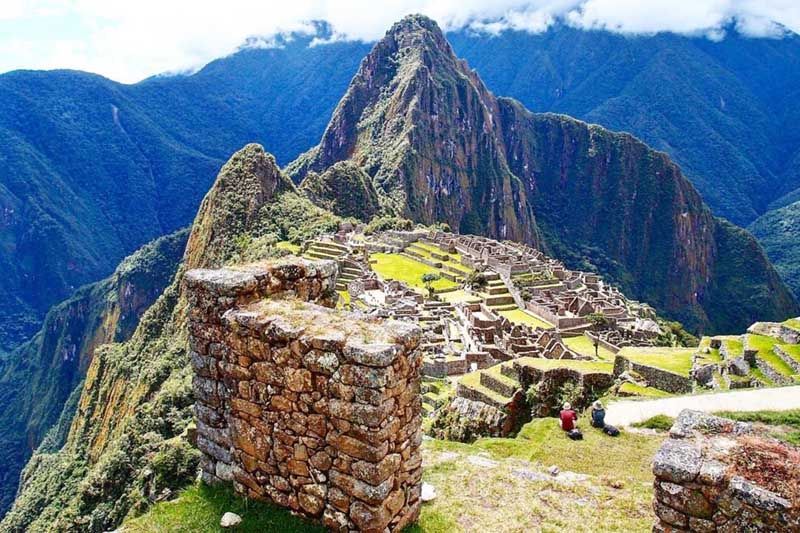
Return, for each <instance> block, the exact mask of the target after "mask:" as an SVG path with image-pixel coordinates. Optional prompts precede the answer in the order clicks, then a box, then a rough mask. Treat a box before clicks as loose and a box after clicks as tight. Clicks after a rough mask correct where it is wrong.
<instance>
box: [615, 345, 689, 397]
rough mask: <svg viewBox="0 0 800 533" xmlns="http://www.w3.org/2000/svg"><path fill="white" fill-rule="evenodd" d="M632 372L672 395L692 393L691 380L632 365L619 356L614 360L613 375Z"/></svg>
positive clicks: (664, 371)
mask: <svg viewBox="0 0 800 533" xmlns="http://www.w3.org/2000/svg"><path fill="white" fill-rule="evenodd" d="M631 370H632V371H634V372H636V373H637V374H639V375H640V376H642V377H643V378H644V379H645V381H647V384H648V385H650V386H651V387H655V388H657V389H660V390H663V391H667V392H671V393H672V394H688V393H690V392H692V380H691V378H689V377H686V376H681V375H680V374H676V373H674V372H669V371H667V370H661V369H660V368H656V367H653V366H647V365H642V364H639V363H634V362H632V361H630V360H629V359H628V358H626V357H623V356H621V355H619V354H617V356H616V357H615V358H614V375H615V376H619V375H620V374H622V373H623V372H627V371H631Z"/></svg>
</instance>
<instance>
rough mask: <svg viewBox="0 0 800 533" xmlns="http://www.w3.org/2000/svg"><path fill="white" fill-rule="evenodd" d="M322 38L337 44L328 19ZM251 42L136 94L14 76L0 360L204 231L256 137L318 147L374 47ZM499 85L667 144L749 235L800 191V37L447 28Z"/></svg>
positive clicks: (282, 146)
mask: <svg viewBox="0 0 800 533" xmlns="http://www.w3.org/2000/svg"><path fill="white" fill-rule="evenodd" d="M319 29H320V32H321V33H322V34H329V31H330V30H329V29H328V28H327V27H325V25H320V26H319ZM311 39H312V38H311V37H310V36H293V37H290V38H286V39H285V40H284V41H279V43H278V44H279V46H278V47H277V48H270V49H261V48H246V49H243V50H241V51H240V52H238V53H236V54H234V55H232V56H230V57H227V58H224V59H220V60H217V61H214V62H212V63H210V64H209V65H207V66H206V67H205V68H203V69H202V70H200V71H199V72H197V73H195V74H192V75H179V76H163V77H154V78H150V79H147V80H145V81H143V82H141V83H138V84H134V85H123V84H118V83H114V82H112V81H109V80H107V79H104V78H102V77H99V76H95V75H91V74H87V73H82V72H68V71H52V72H31V71H16V72H11V73H7V74H3V75H0V267H1V268H2V270H3V272H4V273H6V276H4V277H3V278H2V280H0V299H2V301H3V302H4V303H6V305H4V306H3V307H2V309H0V351H3V350H9V349H10V348H11V347H13V346H14V345H16V344H18V343H19V342H21V341H22V340H24V339H26V338H28V337H29V336H30V335H31V334H32V333H33V332H34V331H35V330H36V329H37V327H38V325H39V324H40V322H41V320H42V318H43V316H44V314H45V312H46V311H47V309H48V308H49V307H50V306H51V305H52V304H54V303H55V302H57V301H60V300H62V299H63V298H65V297H67V296H68V295H69V294H70V293H71V292H72V291H73V290H74V289H75V287H77V286H80V285H82V284H84V283H87V282H91V281H95V280H97V279H100V278H101V277H103V276H105V275H108V274H109V273H110V272H111V271H112V270H113V268H114V266H115V265H116V264H117V263H118V262H119V261H120V260H121V259H122V257H124V256H125V255H126V254H127V253H130V252H131V251H133V250H134V249H135V248H136V247H138V246H140V245H141V244H142V243H144V242H146V241H147V240H149V239H152V238H153V237H155V236H158V235H161V234H164V233H167V232H169V231H173V230H175V229H176V228H178V227H180V226H182V225H185V224H187V223H189V221H190V220H191V217H192V213H194V211H195V209H196V207H197V205H198V202H199V200H200V198H201V196H202V192H203V191H205V190H207V188H208V186H209V185H210V183H211V181H212V179H213V176H214V174H215V172H216V170H217V169H218V168H219V166H220V165H221V164H222V162H223V161H224V160H225V158H226V157H227V154H229V153H231V152H232V151H233V150H235V149H236V148H238V147H239V146H241V145H243V144H244V143H246V142H259V143H262V144H263V145H264V146H266V147H267V148H268V149H269V150H270V151H271V152H272V153H274V154H275V155H276V158H277V160H278V162H279V163H280V164H286V163H288V162H289V161H291V160H292V159H293V158H295V157H296V156H297V155H298V154H300V153H301V152H303V151H304V150H306V149H308V148H309V147H310V146H312V145H313V144H314V143H315V142H317V141H318V140H319V138H320V136H321V135H322V133H323V130H324V128H325V125H326V124H327V121H328V119H329V117H330V115H331V113H332V111H333V109H334V107H335V105H336V102H337V101H338V99H339V97H340V96H341V94H342V93H343V92H344V90H345V89H346V87H347V85H348V83H349V82H350V79H351V77H352V76H353V74H354V73H355V72H356V70H357V68H358V65H359V63H360V61H361V58H362V57H363V56H364V55H365V54H366V53H367V52H368V51H369V49H370V47H371V45H369V44H366V43H360V42H345V41H340V42H333V43H329V44H322V45H316V46H309V45H310V43H311ZM448 39H449V40H450V41H451V42H452V44H453V47H454V49H455V51H456V53H457V55H459V56H461V57H464V58H465V59H466V60H467V61H468V63H469V65H470V66H471V67H473V68H475V69H476V70H477V72H478V74H479V75H480V76H481V78H482V79H483V80H484V81H485V83H486V86H487V88H488V89H489V90H492V91H493V92H495V93H497V94H503V95H508V96H511V97H513V98H516V99H517V100H519V101H521V102H522V103H523V104H524V105H525V106H526V107H527V108H528V109H531V110H533V111H536V112H542V111H557V112H563V113H568V114H570V115H572V116H575V117H577V118H580V119H583V120H587V121H590V122H596V123H599V124H601V125H603V126H605V127H607V128H609V129H611V130H625V131H629V132H631V133H633V134H634V135H636V136H637V137H639V138H641V139H643V140H644V141H645V142H647V143H648V144H650V145H651V146H653V147H654V148H657V149H661V150H664V151H666V152H667V153H669V154H670V155H671V157H672V158H673V159H674V160H675V161H676V162H677V163H678V164H679V165H680V166H681V168H682V170H683V172H684V174H685V175H686V176H687V177H688V178H689V179H690V181H692V183H693V184H694V185H695V186H696V187H697V188H698V190H699V192H700V193H701V195H702V196H703V198H704V200H705V201H706V202H707V203H708V204H709V206H710V207H711V208H712V210H713V211H714V213H715V214H718V215H721V216H724V217H726V218H729V219H730V220H732V221H733V222H735V223H737V224H740V225H747V224H749V223H750V222H751V221H753V220H754V219H755V218H756V217H757V216H758V215H760V214H762V213H763V212H764V211H765V210H766V209H767V206H768V205H770V204H771V203H772V202H776V201H783V202H787V201H788V199H791V198H793V197H792V196H791V195H790V196H788V197H786V198H787V199H784V200H779V199H780V198H781V197H783V196H784V195H785V194H791V191H793V190H796V189H797V188H798V187H800V171H798V168H800V166H799V165H800V151H799V150H800V127H798V124H800V120H798V119H800V104H798V102H800V97H798V96H800V94H798V91H800V79H799V78H800V38H798V36H796V35H792V36H788V37H785V38H783V39H750V38H746V37H743V36H741V35H738V34H736V33H735V31H734V30H732V29H731V30H729V31H728V34H727V36H726V38H725V39H723V40H721V41H718V42H717V41H711V40H709V39H706V38H704V37H684V36H679V35H674V34H658V35H655V36H637V37H631V36H621V35H618V34H614V33H609V32H602V31H584V30H577V29H574V28H570V27H567V26H564V25H556V26H554V27H552V28H550V29H549V30H548V31H546V32H544V33H541V34H530V33H525V32H514V31H508V32H503V33H501V34H499V35H497V36H491V35H486V34H478V33H475V32H470V31H459V32H454V33H450V34H449V35H448Z"/></svg>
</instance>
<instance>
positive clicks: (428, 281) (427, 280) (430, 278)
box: [422, 272, 439, 298]
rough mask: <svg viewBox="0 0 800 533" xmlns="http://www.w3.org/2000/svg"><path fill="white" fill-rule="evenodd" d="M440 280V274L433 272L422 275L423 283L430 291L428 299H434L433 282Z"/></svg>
mask: <svg viewBox="0 0 800 533" xmlns="http://www.w3.org/2000/svg"><path fill="white" fill-rule="evenodd" d="M438 279H439V274H435V273H433V272H428V273H426V274H423V275H422V283H424V284H425V288H426V289H428V297H429V298H433V282H434V281H436V280H438Z"/></svg>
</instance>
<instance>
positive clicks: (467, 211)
mask: <svg viewBox="0 0 800 533" xmlns="http://www.w3.org/2000/svg"><path fill="white" fill-rule="evenodd" d="M498 117H499V109H498V104H497V100H496V99H495V97H494V96H493V95H492V94H491V93H490V92H489V91H488V90H487V89H486V87H485V86H484V84H483V82H482V81H481V80H480V78H479V77H478V76H477V74H476V73H475V72H473V71H471V70H470V69H469V68H468V67H467V65H466V63H464V62H463V61H460V60H458V59H457V58H456V57H455V55H454V53H453V50H452V48H451V47H450V44H449V43H448V42H447V40H446V39H445V38H444V35H443V34H442V32H441V31H440V30H439V28H438V27H437V26H436V23H435V22H433V21H432V20H430V19H428V18H426V17H422V16H409V17H406V18H405V19H403V20H402V21H400V22H398V23H396V24H395V25H394V26H393V27H392V28H391V29H390V30H389V32H387V34H386V37H384V38H383V39H382V40H381V41H379V42H378V43H377V44H376V45H375V47H374V48H373V49H372V51H371V52H370V54H369V55H368V56H367V57H366V58H365V59H364V61H362V63H361V67H360V68H359V71H358V73H356V75H355V77H354V78H353V81H352V82H351V84H350V87H349V88H348V90H347V93H346V94H345V95H344V97H343V98H342V100H341V101H340V102H339V105H338V106H337V108H336V110H335V111H334V114H333V117H332V118H331V121H330V123H329V124H328V127H327V129H326V130H325V133H324V134H323V136H322V139H321V141H320V144H319V145H318V146H317V147H315V148H313V149H312V150H311V151H309V152H308V153H306V154H304V155H303V156H301V157H300V158H299V159H298V160H297V161H295V162H294V163H292V164H291V165H289V167H288V172H289V174H290V175H291V176H292V179H294V180H295V181H300V180H302V179H303V178H305V177H306V175H307V174H308V173H309V172H311V171H314V172H323V171H324V170H325V169H327V168H329V167H331V166H332V165H334V164H335V163H337V162H339V161H344V160H351V161H353V162H354V163H356V164H357V165H358V166H359V167H361V168H362V169H364V171H365V172H366V173H367V174H368V175H369V176H370V177H371V178H372V180H373V182H374V183H375V186H376V188H378V189H380V190H382V191H383V192H384V193H385V194H386V195H387V196H388V199H387V204H388V207H389V208H392V209H394V210H395V211H396V212H397V213H398V214H401V215H403V216H406V217H407V218H411V219H413V220H417V221H420V222H423V223H428V224H430V223H433V222H447V223H448V224H449V225H450V227H452V228H454V229H457V230H459V231H460V232H461V233H477V234H483V235H489V236H492V237H496V238H498V239H512V240H517V241H525V242H529V243H536V242H538V240H539V237H538V232H537V229H536V223H535V220H534V217H533V214H532V211H531V208H530V205H529V203H528V200H527V198H526V196H525V191H524V190H523V189H524V188H523V186H522V183H521V182H520V180H519V179H518V178H517V176H515V175H514V174H513V173H512V172H511V170H510V169H509V166H508V163H507V161H506V159H505V153H504V152H505V150H504V148H503V146H502V135H501V134H500V123H499V121H498Z"/></svg>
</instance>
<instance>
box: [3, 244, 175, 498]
mask: <svg viewBox="0 0 800 533" xmlns="http://www.w3.org/2000/svg"><path fill="white" fill-rule="evenodd" d="M188 234H189V232H188V231H187V230H183V231H180V232H177V233H175V234H173V235H170V236H167V237H162V238H160V239H157V240H156V241H154V242H153V243H150V244H148V245H146V246H144V247H143V248H142V249H140V250H139V251H137V252H136V253H135V254H133V255H131V256H130V257H128V258H127V259H125V260H124V261H123V262H122V263H121V264H120V266H119V267H118V268H117V270H116V271H115V272H114V274H113V275H112V276H110V277H109V278H107V279H105V280H103V281H99V282H97V283H94V284H91V285H87V286H86V287H83V288H82V289H80V290H78V291H77V293H76V294H75V295H74V296H73V297H71V298H70V299H69V300H67V301H65V302H63V303H61V304H59V305H57V306H56V307H54V308H53V309H52V310H51V311H50V312H49V313H48V315H47V317H46V318H45V322H44V325H43V326H42V329H41V330H40V331H39V333H38V334H37V335H36V336H35V337H34V338H33V339H31V340H30V341H28V342H27V343H25V344H23V345H21V346H20V347H18V348H17V349H16V350H14V352H12V353H11V354H9V355H8V356H7V357H6V358H5V359H4V360H2V361H0V406H2V409H0V428H1V430H0V454H2V456H3V457H4V461H3V462H2V464H0V513H5V511H6V510H7V509H8V507H10V505H11V502H12V501H13V499H14V494H15V493H16V491H17V483H18V481H19V474H20V471H21V470H22V467H23V466H24V464H25V461H27V459H28V457H30V455H31V453H32V452H33V451H34V450H35V449H36V447H37V446H38V445H39V444H40V443H41V442H42V440H43V439H44V437H45V433H47V432H48V431H49V430H50V428H51V427H52V426H53V425H54V424H55V423H56V422H57V420H58V418H59V414H60V413H61V411H62V408H63V407H64V404H65V402H66V401H67V398H68V397H69V396H70V394H71V393H72V391H73V390H74V389H75V387H76V386H77V385H78V384H79V383H80V381H81V380H82V379H83V377H84V375H85V374H86V369H87V368H88V366H89V364H90V362H91V360H92V357H93V356H94V352H95V349H96V348H97V347H98V346H100V345H101V344H105V343H108V342H122V341H125V340H127V339H128V338H130V336H131V334H132V333H133V331H134V329H135V328H136V325H137V324H138V323H139V319H140V318H141V316H142V314H143V313H144V312H145V310H146V309H147V308H148V307H150V305H151V304H152V303H153V302H154V301H155V300H156V298H158V296H159V295H160V294H161V292H162V291H163V290H164V288H165V287H166V286H167V285H168V284H169V282H170V280H171V278H172V276H173V274H174V273H175V270H176V268H177V265H178V263H179V262H180V258H181V255H182V253H183V249H184V246H185V244H186V238H187V237H188Z"/></svg>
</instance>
